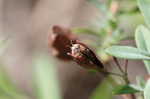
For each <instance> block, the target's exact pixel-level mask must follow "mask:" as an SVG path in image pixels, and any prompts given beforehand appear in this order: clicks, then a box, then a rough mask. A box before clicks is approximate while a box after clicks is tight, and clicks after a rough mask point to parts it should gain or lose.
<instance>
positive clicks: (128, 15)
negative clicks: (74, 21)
mask: <svg viewBox="0 0 150 99" xmlns="http://www.w3.org/2000/svg"><path fill="white" fill-rule="evenodd" d="M88 1H89V3H91V4H93V5H94V6H95V7H96V8H97V9H98V11H99V12H98V13H100V15H99V17H98V19H97V20H95V21H94V25H93V26H90V27H86V28H83V27H82V28H81V27H80V28H73V29H72V31H73V32H74V33H77V34H79V35H81V34H83V35H84V34H89V35H93V36H95V37H96V39H97V40H98V41H96V44H92V46H94V45H95V46H94V48H96V52H97V54H98V55H99V57H100V58H101V60H102V61H103V62H104V63H105V62H108V61H109V60H110V59H111V57H110V56H109V55H108V54H106V53H105V51H104V49H105V48H107V47H109V46H111V45H114V44H118V43H120V42H121V41H123V40H130V39H133V36H134V34H133V31H134V29H135V28H136V26H138V25H139V24H142V23H143V22H144V20H143V17H142V16H141V14H140V11H139V8H138V6H137V2H136V0H107V1H100V0H88ZM92 22H93V21H92ZM92 27H95V28H92ZM93 43H94V42H93ZM97 43H98V44H97Z"/></svg>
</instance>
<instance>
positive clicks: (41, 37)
mask: <svg viewBox="0 0 150 99" xmlns="http://www.w3.org/2000/svg"><path fill="white" fill-rule="evenodd" d="M101 1H102V2H105V1H106V0H101ZM122 1H126V0H122ZM131 1H133V0H131ZM123 5H124V6H125V7H126V8H128V6H130V4H129V3H127V4H126V2H124V3H123ZM135 5H136V4H135ZM99 16H101V17H100V18H101V19H102V18H103V17H102V16H103V15H102V14H101V12H100V11H99V10H98V9H97V8H96V7H95V6H93V5H92V4H90V3H89V2H87V0H0V30H1V31H0V38H2V39H3V38H8V47H7V48H6V49H5V51H4V52H3V54H2V55H1V60H2V62H3V64H4V66H5V68H6V70H7V73H8V75H9V76H10V78H11V79H12V81H13V83H15V84H16V85H17V86H18V87H19V88H20V89H21V90H23V91H24V92H25V93H27V94H28V95H29V96H31V97H32V98H33V99H35V97H34V96H35V95H34V86H33V79H34V78H33V69H32V64H33V59H32V58H33V55H34V54H35V53H46V54H47V55H48V56H51V51H50V50H49V48H48V34H49V33H51V32H52V30H51V28H52V26H53V25H62V26H65V27H70V28H72V27H87V26H89V25H91V24H93V23H94V22H95V21H96V20H95V19H97V17H99ZM139 17H140V18H141V19H142V18H143V17H142V16H139ZM133 19H134V16H132V15H124V16H122V21H121V23H120V25H121V26H122V27H123V28H125V30H126V31H127V32H130V33H132V32H134V29H135V27H136V25H135V24H130V25H126V24H128V23H129V22H132V21H133V23H134V20H135V22H136V19H134V20H133ZM137 20H138V19H137ZM142 22H143V21H140V22H139V23H138V22H137V24H140V23H142ZM100 23H101V21H99V24H100ZM123 43H125V44H132V45H134V42H133V41H128V42H123ZM53 58H54V60H55V61H54V62H55V64H56V68H57V73H58V78H59V84H60V88H61V95H62V96H63V97H64V99H89V96H90V95H91V93H92V92H93V90H94V89H95V88H96V87H97V86H98V85H99V83H100V82H101V79H102V78H101V76H100V75H98V74H90V73H89V72H87V71H86V70H84V69H82V68H80V67H79V66H78V65H77V64H76V63H74V62H69V63H68V62H64V61H60V60H58V59H57V58H55V57H53ZM133 71H134V72H133ZM145 73H146V71H145V68H144V67H143V63H142V62H139V61H129V74H130V75H131V76H130V79H131V80H132V81H134V80H135V79H134V78H135V76H136V75H137V74H138V75H143V76H144V75H145Z"/></svg>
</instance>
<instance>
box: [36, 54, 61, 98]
mask: <svg viewBox="0 0 150 99" xmlns="http://www.w3.org/2000/svg"><path fill="white" fill-rule="evenodd" d="M35 58H36V60H35V66H34V70H35V83H36V87H37V91H36V92H37V93H36V95H38V96H37V98H38V99H61V95H60V90H59V88H60V87H59V84H58V79H57V76H56V75H57V73H56V68H55V65H54V63H53V61H52V59H51V58H48V57H46V56H44V55H38V57H35Z"/></svg>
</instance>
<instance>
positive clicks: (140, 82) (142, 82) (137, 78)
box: [136, 76, 146, 89]
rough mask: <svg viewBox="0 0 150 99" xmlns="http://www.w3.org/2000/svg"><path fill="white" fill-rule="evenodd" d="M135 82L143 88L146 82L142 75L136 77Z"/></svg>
mask: <svg viewBox="0 0 150 99" xmlns="http://www.w3.org/2000/svg"><path fill="white" fill-rule="evenodd" d="M136 82H137V84H138V86H139V87H140V88H141V89H144V88H145V85H146V82H145V80H144V78H143V77H140V76H138V77H136Z"/></svg>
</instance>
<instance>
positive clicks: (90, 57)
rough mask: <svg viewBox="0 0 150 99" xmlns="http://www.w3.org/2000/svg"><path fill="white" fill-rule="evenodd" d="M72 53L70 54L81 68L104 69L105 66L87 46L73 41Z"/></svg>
mask: <svg viewBox="0 0 150 99" xmlns="http://www.w3.org/2000/svg"><path fill="white" fill-rule="evenodd" d="M70 49H71V52H69V53H68V55H70V56H71V57H72V58H73V60H75V61H76V62H77V63H78V64H79V65H80V66H82V67H84V68H89V69H104V65H103V64H102V63H101V61H100V60H99V59H98V58H97V57H96V55H95V53H94V52H93V51H92V50H91V49H90V48H89V47H87V46H86V45H85V44H83V43H81V42H79V41H77V40H71V46H70Z"/></svg>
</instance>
